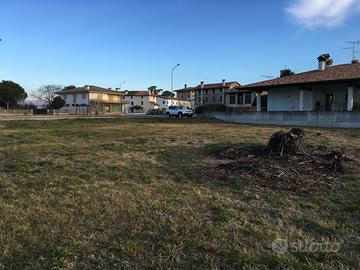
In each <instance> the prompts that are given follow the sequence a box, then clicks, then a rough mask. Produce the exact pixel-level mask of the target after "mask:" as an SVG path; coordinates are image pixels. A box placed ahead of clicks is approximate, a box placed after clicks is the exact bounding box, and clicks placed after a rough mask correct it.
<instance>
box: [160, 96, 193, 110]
mask: <svg viewBox="0 0 360 270" xmlns="http://www.w3.org/2000/svg"><path fill="white" fill-rule="evenodd" d="M156 101H157V103H158V104H159V105H160V107H159V108H160V109H161V110H166V108H167V107H169V106H184V107H192V106H191V101H189V100H186V99H182V98H176V97H168V96H157V97H156Z"/></svg>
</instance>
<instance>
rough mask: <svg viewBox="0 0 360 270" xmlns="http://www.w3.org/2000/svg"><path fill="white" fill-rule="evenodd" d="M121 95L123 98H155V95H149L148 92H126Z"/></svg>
mask: <svg viewBox="0 0 360 270" xmlns="http://www.w3.org/2000/svg"><path fill="white" fill-rule="evenodd" d="M122 93H123V95H124V96H155V94H150V93H149V92H148V91H127V92H122Z"/></svg>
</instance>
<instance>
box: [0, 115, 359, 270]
mask: <svg viewBox="0 0 360 270" xmlns="http://www.w3.org/2000/svg"><path fill="white" fill-rule="evenodd" d="M277 130H279V128H276V127H262V126H246V125H233V124H225V123H221V122H215V121H211V120H199V119H192V120H191V119H190V120H189V119H169V120H168V119H127V120H126V119H113V120H111V119H107V120H104V119H101V120H62V121H49V122H41V121H39V122H30V121H28V122H26V121H23V122H21V121H19V122H0V217H1V218H0V269H94V268H97V269H114V268H115V269H118V268H126V269H138V268H200V269H201V268H205V269H211V268H245V269H269V268H271V269H332V268H333V269H358V268H359V267H360V239H359V236H360V177H359V176H356V175H355V176H354V175H353V176H344V177H342V178H341V181H338V182H336V183H334V185H332V186H327V187H318V188H316V189H313V190H310V191H309V192H307V193H304V194H296V193H288V192H286V191H281V190H273V189H267V188H266V187H260V186H258V185H256V183H249V182H248V181H244V180H243V179H242V178H241V176H240V177H237V178H235V179H231V181H230V180H229V181H219V180H216V179H212V178H211V177H209V176H208V174H207V173H206V167H205V166H204V165H203V164H204V163H203V160H204V159H205V158H206V157H207V156H208V153H209V152H208V149H209V148H214V147H215V148H216V147H218V146H221V145H225V144H229V143H230V144H236V143H249V142H251V143H266V142H267V139H268V138H269V136H270V135H271V134H272V133H273V132H275V131H277ZM307 131H308V134H310V143H311V144H314V145H317V144H328V145H331V146H332V147H338V148H341V149H343V150H347V151H349V152H351V153H355V152H357V151H360V130H321V136H315V134H316V133H317V132H318V131H319V129H308V130H307ZM278 238H282V239H285V240H286V241H287V242H288V243H289V244H292V243H297V242H299V241H300V242H301V243H305V242H309V243H311V242H320V243H324V242H332V243H334V242H340V243H341V245H340V251H339V252H324V251H319V250H318V251H314V252H302V251H296V250H289V251H288V252H286V253H285V254H284V255H279V254H277V253H276V252H274V251H273V249H272V243H273V241H274V240H276V239H278Z"/></svg>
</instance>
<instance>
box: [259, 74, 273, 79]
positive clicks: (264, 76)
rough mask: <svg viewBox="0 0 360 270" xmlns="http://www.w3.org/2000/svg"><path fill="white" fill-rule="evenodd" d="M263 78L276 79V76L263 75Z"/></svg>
mask: <svg viewBox="0 0 360 270" xmlns="http://www.w3.org/2000/svg"><path fill="white" fill-rule="evenodd" d="M261 77H262V78H265V79H275V76H271V75H261Z"/></svg>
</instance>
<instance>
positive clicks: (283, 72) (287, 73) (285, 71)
mask: <svg viewBox="0 0 360 270" xmlns="http://www.w3.org/2000/svg"><path fill="white" fill-rule="evenodd" d="M294 74H295V72H293V71H292V70H291V69H288V68H286V69H282V70H280V78H282V77H286V76H291V75H294Z"/></svg>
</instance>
